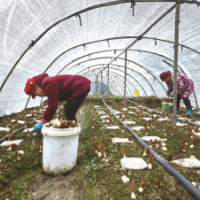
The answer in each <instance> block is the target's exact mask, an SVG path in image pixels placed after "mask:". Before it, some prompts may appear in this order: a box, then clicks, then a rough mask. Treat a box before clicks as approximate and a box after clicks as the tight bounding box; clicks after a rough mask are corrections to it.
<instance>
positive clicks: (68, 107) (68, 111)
mask: <svg viewBox="0 0 200 200" xmlns="http://www.w3.org/2000/svg"><path fill="white" fill-rule="evenodd" d="M89 91H90V90H88V91H87V92H85V93H83V94H81V95H80V96H77V97H75V98H73V99H70V100H69V101H67V103H66V104H65V107H64V109H65V116H66V119H67V120H76V112H77V111H78V109H79V108H80V106H81V104H82V103H83V101H84V100H85V98H86V97H87V95H88V93H89Z"/></svg>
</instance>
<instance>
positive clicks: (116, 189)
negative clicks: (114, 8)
mask: <svg viewBox="0 0 200 200" xmlns="http://www.w3.org/2000/svg"><path fill="white" fill-rule="evenodd" d="M132 100H133V101H135V102H138V103H142V105H145V106H148V107H151V108H155V109H156V110H161V100H159V99H156V98H154V97H152V98H151V97H150V98H136V99H132ZM105 101H106V103H107V104H108V105H109V106H112V107H113V109H115V110H122V108H123V100H122V99H105ZM94 105H100V106H101V108H102V110H103V111H104V112H105V113H106V114H109V115H111V113H110V111H108V110H107V109H106V107H105V106H104V105H103V103H102V101H101V100H100V101H99V100H98V99H94V98H93V99H89V100H88V101H86V102H85V104H84V106H83V107H82V108H81V109H80V110H79V112H78V121H79V123H80V124H81V127H82V131H81V134H80V138H79V149H78V158H77V165H76V167H75V168H74V169H73V170H72V171H71V172H69V173H68V174H66V175H59V176H50V175H46V174H44V173H43V172H42V153H41V147H42V135H41V134H39V135H33V133H26V134H25V133H23V132H22V131H20V132H19V133H17V134H16V135H14V136H12V138H10V139H12V140H14V139H24V142H23V143H22V145H20V146H15V147H13V149H12V150H11V151H7V149H8V147H1V148H0V159H1V162H0V172H1V174H0V199H1V200H5V199H9V197H12V196H13V198H12V200H121V199H123V200H128V199H131V197H130V196H131V188H132V185H131V184H132V183H133V182H135V184H136V190H138V188H139V186H140V183H142V182H146V188H145V192H143V193H140V192H138V191H136V195H137V199H138V200H143V199H145V200H179V199H181V200H188V199H190V200H196V198H195V197H194V196H193V195H191V194H190V193H189V192H188V191H187V190H186V189H185V188H184V187H183V186H182V185H181V184H180V183H179V182H177V180H176V179H175V178H174V177H173V176H171V175H170V174H169V173H168V172H167V171H166V170H165V169H164V168H163V167H162V166H161V165H160V164H159V163H158V162H156V160H155V159H154V161H153V169H152V170H140V171H133V170H127V171H126V170H122V168H121V165H120V159H121V158H122V155H123V153H122V149H126V150H125V151H126V156H127V157H132V156H134V157H143V153H144V150H145V149H144V148H143V147H142V146H141V145H140V144H139V143H138V141H137V140H136V139H135V138H134V137H133V135H132V134H130V132H129V131H127V130H123V126H121V124H119V123H118V122H117V120H116V119H115V118H114V117H113V116H111V119H110V122H109V123H110V125H114V126H115V125H118V126H120V127H121V130H107V129H106V126H107V125H109V124H106V123H105V122H102V120H101V119H100V116H98V115H97V110H96V109H95V108H94ZM128 106H134V105H133V104H131V103H128V102H127V107H128ZM35 110H36V112H38V115H39V110H37V109H33V110H28V111H26V112H22V113H19V114H16V115H13V116H9V117H4V118H1V119H0V125H1V126H4V127H5V126H6V124H10V119H14V118H15V119H22V118H24V115H25V114H27V113H30V112H32V113H33V112H35ZM182 112H183V113H184V112H185V110H183V111H182ZM143 113H144V110H142V109H141V108H139V111H137V112H136V114H134V115H130V114H127V113H125V112H124V113H123V114H126V115H127V116H126V119H127V120H134V121H135V122H136V123H137V125H140V126H145V127H146V129H145V131H142V132H139V133H138V135H140V136H141V135H142V134H144V135H157V136H159V137H161V138H166V137H167V140H168V142H166V143H167V148H168V151H167V152H166V151H163V150H162V149H161V147H159V148H157V147H156V144H152V145H153V148H157V149H156V151H157V152H158V153H159V155H161V156H162V157H163V158H164V159H167V158H169V157H173V158H174V159H179V158H183V157H190V156H191V155H193V156H195V157H196V158H198V159H199V155H200V148H199V144H200V140H199V139H198V138H197V139H196V140H195V142H196V143H195V148H194V149H190V147H189V146H190V145H191V142H192V139H191V137H190V136H191V132H192V131H194V127H192V126H188V127H183V128H178V129H172V127H171V126H172V124H171V122H162V123H157V119H156V118H154V119H153V121H152V122H151V123H150V122H149V123H148V122H145V121H143V120H142V117H146V116H147V115H146V114H143ZM62 116H63V112H58V113H57V115H56V117H58V118H60V117H62ZM194 118H195V119H196V120H199V119H200V117H199V115H196V114H195V117H194ZM31 120H32V119H28V120H27V121H31ZM11 124H12V125H11V126H10V127H11V132H12V131H14V130H16V129H17V128H19V127H20V126H21V125H17V124H16V123H11ZM150 127H154V128H150ZM5 134H7V133H2V132H0V138H2V137H3V136H4V135H5ZM111 137H112V138H113V137H122V138H123V137H124V138H129V139H130V140H131V144H119V145H115V144H113V143H112V142H111ZM183 140H184V141H186V143H187V144H186V146H185V149H186V151H185V152H184V151H183V150H182V149H181V148H182V146H180V144H183ZM97 141H98V142H100V143H101V144H104V145H105V147H106V155H107V157H106V158H108V161H107V162H105V160H104V159H102V158H99V157H98V156H97V154H96V153H95V152H94V151H93V149H94V148H98V142H97ZM22 149H23V150H24V152H25V153H24V155H22V157H21V160H17V159H16V158H17V152H18V150H22ZM123 151H124V150H123ZM143 159H144V160H145V161H146V162H149V158H148V157H143ZM174 167H175V168H176V169H177V170H178V171H179V172H180V173H181V174H183V175H184V176H185V177H186V178H188V179H189V180H190V181H192V182H196V184H197V187H200V181H199V180H200V175H199V173H198V169H185V168H180V167H177V166H174ZM122 175H126V176H127V177H128V178H129V179H130V182H129V183H127V184H125V183H123V182H122V180H121V177H122ZM10 199H11V198H10Z"/></svg>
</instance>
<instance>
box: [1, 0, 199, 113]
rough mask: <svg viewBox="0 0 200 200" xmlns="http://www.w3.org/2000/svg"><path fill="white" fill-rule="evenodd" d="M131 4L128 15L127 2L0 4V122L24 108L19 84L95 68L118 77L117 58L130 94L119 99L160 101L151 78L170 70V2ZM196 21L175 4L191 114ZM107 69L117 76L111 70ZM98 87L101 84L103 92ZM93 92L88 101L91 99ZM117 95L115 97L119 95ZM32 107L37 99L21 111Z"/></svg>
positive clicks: (195, 14)
mask: <svg viewBox="0 0 200 200" xmlns="http://www.w3.org/2000/svg"><path fill="white" fill-rule="evenodd" d="M134 2H135V3H136V5H135V6H134V9H133V8H131V1H127V0H121V1H102V0H101V1H98V0H94V1H81V2H79V3H74V1H60V2H59V3H58V2H56V1H51V2H48V3H47V2H46V1H35V2H31V1H14V0H8V1H5V0H4V1H1V3H0V10H1V24H2V26H1V31H0V33H1V47H2V48H1V52H0V54H1V75H0V83H1V89H0V92H1V93H0V99H1V104H0V115H1V116H4V115H8V114H11V113H15V112H19V111H22V110H23V109H24V108H25V105H26V103H27V96H26V95H25V94H24V91H23V88H24V85H25V82H26V80H27V79H28V78H30V77H33V76H35V75H38V74H40V73H44V72H45V73H48V74H49V75H50V76H54V75H57V74H79V73H80V71H82V70H83V69H87V70H88V71H91V70H93V72H94V69H93V68H95V67H92V66H95V65H96V68H98V66H97V65H98V64H99V65H100V64H101V65H103V66H104V67H103V68H101V70H103V71H108V69H107V68H108V66H109V64H110V71H113V70H114V71H115V72H116V73H118V74H120V75H121V76H124V74H123V70H124V66H125V50H127V67H128V68H127V74H128V75H130V76H131V77H133V78H134V79H133V78H131V77H127V80H129V82H131V83H132V84H131V83H129V82H127V87H129V90H130V91H131V92H132V93H130V92H129V91H128V89H127V97H132V96H134V94H133V91H134V90H135V88H138V89H139V91H140V96H157V97H158V98H161V97H165V96H166V90H167V87H166V84H165V83H163V82H162V81H161V80H159V74H160V73H161V72H163V71H168V70H169V71H171V72H173V70H174V69H173V68H174V67H173V66H174V64H175V63H174V34H175V7H176V1H158V2H154V1H150V0H149V1H139V0H138V1H134ZM143 13H145V15H143ZM199 16H200V12H199V3H198V1H181V4H180V23H179V25H180V30H179V44H178V50H179V51H178V63H177V64H178V72H179V73H180V74H184V75H186V76H187V77H189V78H191V79H192V80H193V81H194V84H195V89H194V92H193V94H192V95H191V102H192V105H193V106H194V107H198V105H199V99H200V96H199V95H200V94H199V90H200V82H199V75H200V70H199V61H200V45H199V43H198V40H199V37H200V36H199V30H200V25H199V23H194V22H197V21H198V20H199ZM114 65H115V66H116V65H119V67H118V68H120V70H121V71H120V70H115V69H112V68H111V67H114ZM101 70H100V71H101ZM100 71H99V74H98V78H99V83H98V84H100V82H101V78H100ZM84 75H85V76H88V77H89V76H90V75H87V73H84ZM108 79H111V77H108ZM106 82H107V81H106V80H104V83H102V84H103V85H104V87H105V84H107V83H106ZM94 84H95V83H94ZM122 84H123V83H122ZM141 85H142V87H141ZM104 89H105V88H104ZM107 89H108V90H109V86H108V88H107ZM93 90H94V88H93V89H92V90H91V94H95V92H94V91H93ZM103 93H104V92H103ZM107 93H110V92H107ZM117 93H118V95H121V96H123V95H124V89H123V87H121V88H119V89H118V92H117ZM38 105H40V100H39V99H36V100H34V101H32V100H30V101H29V103H28V107H33V106H38Z"/></svg>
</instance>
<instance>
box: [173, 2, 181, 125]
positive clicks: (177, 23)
mask: <svg viewBox="0 0 200 200" xmlns="http://www.w3.org/2000/svg"><path fill="white" fill-rule="evenodd" d="M179 23H180V3H179V2H178V3H177V4H176V16H175V37H174V80H173V97H174V99H173V128H175V127H176V103H177V72H178V44H179Z"/></svg>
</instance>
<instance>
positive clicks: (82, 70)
mask: <svg viewBox="0 0 200 200" xmlns="http://www.w3.org/2000/svg"><path fill="white" fill-rule="evenodd" d="M100 65H103V64H96V65H90V66H89V67H87V68H85V69H83V70H81V71H80V72H78V73H77V74H79V73H81V72H83V71H84V70H87V69H88V68H91V67H97V66H100ZM110 66H116V67H124V66H123V65H115V64H111V65H110ZM111 68H112V69H117V68H114V67H111ZM95 69H100V67H99V68H95ZM95 69H92V71H93V70H95ZM128 69H129V70H131V71H135V70H133V69H130V68H128ZM117 70H119V69H117ZM119 71H120V72H123V71H122V70H119ZM111 72H112V71H111ZM138 73H139V72H138ZM139 74H140V73H139ZM117 75H118V76H121V77H123V76H122V75H120V74H117ZM128 76H130V77H131V78H132V79H134V81H135V82H137V83H138V84H139V85H140V87H141V88H142V89H143V91H144V93H145V94H146V96H148V95H147V92H146V90H145V89H144V88H143V86H142V85H141V84H140V82H138V81H137V80H136V79H135V78H134V77H133V76H131V75H130V74H128ZM123 78H124V77H123ZM127 81H128V82H129V84H131V85H132V86H133V87H134V88H135V86H134V85H133V84H132V83H131V82H130V81H129V80H127ZM135 89H136V88H135Z"/></svg>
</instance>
